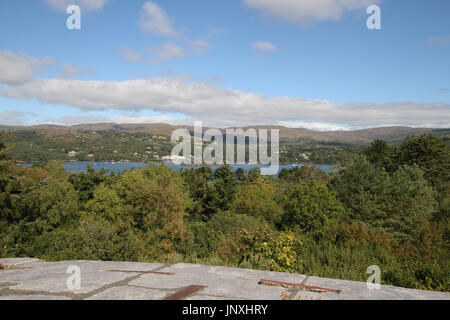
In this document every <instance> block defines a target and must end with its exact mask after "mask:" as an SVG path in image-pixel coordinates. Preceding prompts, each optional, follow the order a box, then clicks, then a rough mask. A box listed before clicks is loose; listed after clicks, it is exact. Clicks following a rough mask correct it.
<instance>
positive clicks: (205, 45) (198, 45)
mask: <svg viewBox="0 0 450 320" xmlns="http://www.w3.org/2000/svg"><path fill="white" fill-rule="evenodd" d="M188 47H189V50H191V51H192V52H195V53H198V54H204V53H207V52H208V51H209V49H210V48H211V43H210V42H208V41H205V40H201V39H197V40H194V41H189V42H188Z"/></svg>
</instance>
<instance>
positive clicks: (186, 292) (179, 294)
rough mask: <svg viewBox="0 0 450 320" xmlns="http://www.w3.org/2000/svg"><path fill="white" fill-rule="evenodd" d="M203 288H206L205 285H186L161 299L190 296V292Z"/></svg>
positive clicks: (177, 298) (179, 298)
mask: <svg viewBox="0 0 450 320" xmlns="http://www.w3.org/2000/svg"><path fill="white" fill-rule="evenodd" d="M203 288H206V287H205V286H200V285H195V284H193V285H190V286H189V287H186V288H184V289H181V290H180V291H177V292H175V293H174V294H172V295H170V296H168V297H166V298H164V299H163V300H181V299H184V298H186V297H187V296H190V295H191V294H193V293H195V292H197V291H200V290H202V289H203Z"/></svg>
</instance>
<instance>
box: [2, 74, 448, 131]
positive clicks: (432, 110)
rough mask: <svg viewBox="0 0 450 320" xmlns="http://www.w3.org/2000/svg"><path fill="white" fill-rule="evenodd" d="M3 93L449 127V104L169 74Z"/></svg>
mask: <svg viewBox="0 0 450 320" xmlns="http://www.w3.org/2000/svg"><path fill="white" fill-rule="evenodd" d="M0 95H2V96H5V97H9V98H16V99H38V100H39V101H41V102H42V103H45V104H54V105H67V106H72V107H77V108H80V109H81V110H86V111H89V110H97V111H99V110H122V111H128V112H129V111H140V110H153V111H155V112H162V113H176V114H184V115H186V116H187V117H190V118H195V119H201V120H203V121H204V123H205V125H211V126H220V127H225V126H235V125H255V124H277V123H282V122H300V121H302V122H304V123H307V124H308V123H324V124H331V125H333V124H339V125H341V124H342V125H348V126H350V127H373V126H381V125H405V126H414V127H421V126H428V127H450V123H449V119H450V104H447V103H412V102H398V103H386V104H375V103H352V104H339V103H335V102H331V101H323V100H311V99H304V98H290V97H276V98H269V97H266V96H263V95H260V94H256V93H251V92H244V91H240V90H232V89H226V88H222V87H219V86H217V85H213V84H207V83H200V82H192V81H184V80H180V79H170V78H153V79H148V80H129V81H120V82H117V81H81V80H66V79H36V80H32V81H29V82H26V83H23V84H20V85H16V86H4V87H2V89H1V90H0Z"/></svg>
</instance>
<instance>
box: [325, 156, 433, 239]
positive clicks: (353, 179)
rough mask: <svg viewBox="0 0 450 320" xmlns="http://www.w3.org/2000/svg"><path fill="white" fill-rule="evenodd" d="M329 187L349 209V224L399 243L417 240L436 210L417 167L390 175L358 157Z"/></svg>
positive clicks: (430, 190)
mask: <svg viewBox="0 0 450 320" xmlns="http://www.w3.org/2000/svg"><path fill="white" fill-rule="evenodd" d="M330 187H331V189H332V190H334V191H335V192H337V194H338V197H339V199H340V200H341V201H342V203H343V204H344V205H346V206H347V208H349V209H350V213H351V214H350V215H349V218H350V220H353V221H360V222H362V223H364V224H366V225H367V226H369V227H370V228H372V229H375V230H379V231H384V232H388V233H389V234H392V235H394V236H395V237H396V238H398V239H409V238H411V237H414V236H416V235H417V234H418V232H420V229H421V225H422V223H421V221H422V220H423V219H428V218H430V217H431V216H432V213H433V212H434V211H435V210H436V201H435V196H436V194H435V192H434V191H433V190H432V188H431V187H430V186H429V184H428V182H427V181H426V179H425V178H424V175H423V172H422V171H421V170H420V169H419V168H418V167H417V166H404V167H400V168H399V169H398V170H397V171H396V172H394V173H393V174H389V173H387V172H386V171H385V170H384V169H376V168H375V167H374V166H373V165H372V164H371V163H370V162H369V161H367V159H366V158H365V157H359V158H358V159H357V160H356V161H355V162H354V163H353V164H352V165H351V166H349V167H347V168H346V169H344V170H341V171H340V172H339V173H338V174H337V175H336V177H335V178H334V180H333V181H332V182H331V183H330Z"/></svg>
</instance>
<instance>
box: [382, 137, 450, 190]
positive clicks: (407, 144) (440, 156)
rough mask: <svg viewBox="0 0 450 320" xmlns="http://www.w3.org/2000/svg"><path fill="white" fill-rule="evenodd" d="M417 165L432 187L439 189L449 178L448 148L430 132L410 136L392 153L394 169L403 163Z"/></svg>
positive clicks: (449, 155) (449, 160)
mask: <svg viewBox="0 0 450 320" xmlns="http://www.w3.org/2000/svg"><path fill="white" fill-rule="evenodd" d="M414 164H415V165H417V166H419V168H420V169H421V170H422V171H423V172H424V176H425V178H427V179H428V180H429V181H430V182H431V184H432V186H433V187H435V188H436V189H437V190H438V191H441V189H442V187H443V185H444V184H445V183H446V182H448V181H449V180H450V150H449V147H448V146H447V145H446V144H445V143H444V141H443V140H442V139H441V138H439V137H437V136H435V135H433V134H431V133H425V134H422V135H419V136H412V137H411V136H410V137H407V138H406V140H405V141H404V142H403V143H402V144H401V145H400V146H399V147H398V148H395V149H394V151H393V154H392V168H391V171H395V170H396V169H397V168H398V167H400V166H403V165H409V166H412V165H414Z"/></svg>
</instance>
